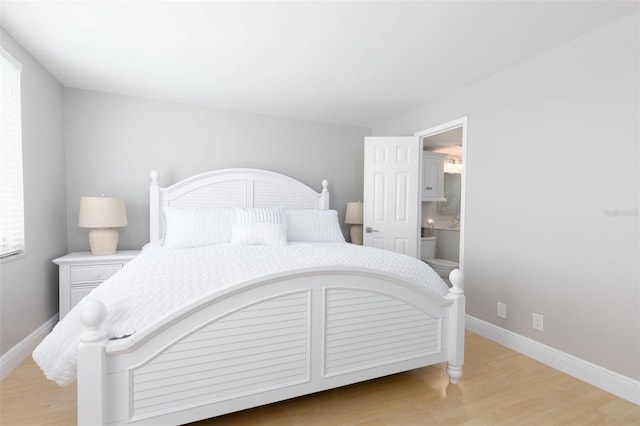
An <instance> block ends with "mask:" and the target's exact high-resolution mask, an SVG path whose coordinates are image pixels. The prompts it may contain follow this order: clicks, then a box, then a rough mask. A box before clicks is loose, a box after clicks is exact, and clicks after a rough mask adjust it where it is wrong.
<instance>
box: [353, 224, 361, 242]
mask: <svg viewBox="0 0 640 426" xmlns="http://www.w3.org/2000/svg"><path fill="white" fill-rule="evenodd" d="M351 244H357V245H359V246H361V245H362V225H351Z"/></svg>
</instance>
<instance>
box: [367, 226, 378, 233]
mask: <svg viewBox="0 0 640 426" xmlns="http://www.w3.org/2000/svg"><path fill="white" fill-rule="evenodd" d="M365 231H366V232H367V233H368V234H370V233H372V232H378V230H377V229H373V228H372V227H370V226H367V227H366V228H365Z"/></svg>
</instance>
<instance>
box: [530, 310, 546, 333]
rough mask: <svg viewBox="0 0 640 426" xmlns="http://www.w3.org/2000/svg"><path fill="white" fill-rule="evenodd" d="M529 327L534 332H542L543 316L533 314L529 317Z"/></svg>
mask: <svg viewBox="0 0 640 426" xmlns="http://www.w3.org/2000/svg"><path fill="white" fill-rule="evenodd" d="M531 326H532V327H533V329H534V330H538V331H544V315H542V314H536V313H535V312H534V313H533V315H532V316H531Z"/></svg>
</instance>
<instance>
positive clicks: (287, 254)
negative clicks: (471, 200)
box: [33, 243, 448, 385]
mask: <svg viewBox="0 0 640 426" xmlns="http://www.w3.org/2000/svg"><path fill="white" fill-rule="evenodd" d="M337 265H352V266H359V267H365V268H371V269H375V270H378V271H386V272H390V273H393V274H396V275H399V276H401V277H404V278H405V279H407V280H410V281H413V282H416V283H420V284H422V285H424V286H425V287H426V288H428V289H430V290H431V291H432V292H434V293H435V294H438V295H440V296H444V295H445V294H447V292H448V287H447V286H446V284H445V283H444V282H443V281H442V279H441V278H440V277H439V276H438V274H437V273H435V272H434V271H433V270H432V269H431V268H429V267H428V266H427V265H426V264H425V263H424V262H421V261H420V260H418V259H414V258H411V257H409V256H405V255H401V254H398V253H393V252H390V251H386V250H379V249H374V248H370V247H361V246H355V245H352V244H347V243H293V244H288V245H269V246H258V245H251V246H239V245H228V244H219V245H211V246H206V247H199V248H191V249H167V248H163V247H162V246H161V245H160V244H157V243H152V244H148V245H146V246H145V247H144V249H143V250H142V252H141V253H140V255H139V256H138V257H136V258H135V259H134V260H132V261H131V262H129V263H128V264H127V265H126V266H125V267H124V268H123V269H122V270H120V271H119V272H118V273H116V274H115V275H114V276H112V277H111V278H110V279H108V280H107V281H105V282H104V283H102V284H101V285H100V286H98V287H97V288H96V289H94V290H93V291H92V292H91V293H90V294H89V295H88V296H87V297H85V298H84V299H83V300H82V301H81V302H80V303H79V304H78V305H77V306H75V307H74V308H73V309H72V310H71V312H69V313H68V314H67V316H65V318H64V319H63V320H62V321H60V322H59V323H58V324H57V325H56V326H55V328H54V329H53V331H52V332H51V333H50V334H49V335H48V336H47V337H46V338H45V339H44V340H43V342H42V343H41V344H40V345H39V346H38V347H37V348H36V350H35V351H34V352H33V359H34V360H35V361H36V363H37V364H38V365H39V366H40V368H42V370H43V371H44V373H45V374H46V376H47V378H48V379H50V380H54V381H55V382H56V383H58V384H60V385H67V384H70V383H72V382H73V381H74V380H75V378H76V361H77V348H78V344H79V341H80V335H81V334H82V333H83V326H82V324H81V323H80V315H79V312H80V309H81V308H82V306H83V305H84V303H86V301H88V300H90V299H95V300H99V301H100V302H102V303H103V304H104V305H105V306H106V307H107V317H106V319H105V322H104V329H105V331H106V332H107V335H108V337H109V338H113V337H122V336H126V335H129V334H132V333H135V332H136V331H141V330H142V329H144V328H145V327H147V326H149V325H151V324H153V323H154V322H156V321H157V320H159V319H160V318H162V317H164V316H165V315H167V314H169V313H171V312H173V311H175V310H176V309H178V308H180V307H181V306H184V305H185V304H187V303H189V302H193V301H195V300H197V299H199V298H201V297H203V296H205V295H208V294H212V293H214V292H216V291H219V290H221V289H224V288H225V287H227V286H230V285H232V284H236V283H240V282H243V281H245V280H248V279H251V278H256V277H260V276H262V275H265V274H271V273H276V272H282V271H288V270H295V269H299V268H307V267H314V266H337Z"/></svg>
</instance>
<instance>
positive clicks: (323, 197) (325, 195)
mask: <svg viewBox="0 0 640 426" xmlns="http://www.w3.org/2000/svg"><path fill="white" fill-rule="evenodd" d="M328 187H329V181H328V180H326V179H322V192H320V205H319V206H318V209H320V210H329V189H328Z"/></svg>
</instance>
